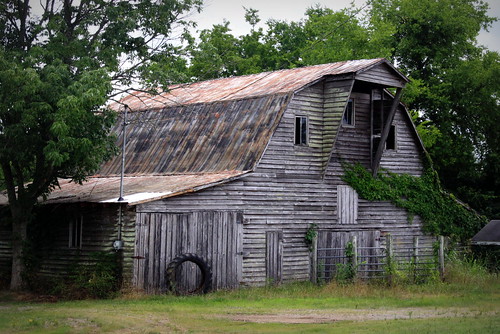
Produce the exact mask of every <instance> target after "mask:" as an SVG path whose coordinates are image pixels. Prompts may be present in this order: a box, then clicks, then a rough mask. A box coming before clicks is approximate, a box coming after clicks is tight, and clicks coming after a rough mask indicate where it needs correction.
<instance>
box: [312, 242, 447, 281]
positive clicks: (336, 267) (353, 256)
mask: <svg viewBox="0 0 500 334" xmlns="http://www.w3.org/2000/svg"><path fill="white" fill-rule="evenodd" d="M429 240H430V239H429V238H428V237H424V238H422V237H414V238H413V244H410V245H408V243H406V244H405V243H401V242H399V243H398V242H395V241H397V240H395V239H393V238H392V237H391V236H387V237H386V238H385V242H384V244H382V245H373V246H364V245H362V246H360V245H358V240H357V237H356V236H355V235H354V236H351V238H350V240H349V242H347V243H346V245H345V246H344V247H322V248H318V247H317V242H316V243H315V251H313V253H312V259H311V263H312V267H311V269H312V275H311V278H312V280H313V281H315V282H328V281H331V280H333V279H336V280H346V279H362V280H373V279H379V280H387V281H389V282H392V281H393V280H394V279H401V278H402V277H404V279H406V280H410V281H413V282H423V281H425V280H427V279H429V278H431V277H439V276H441V277H442V276H443V274H444V261H445V257H444V254H445V239H444V237H437V238H434V239H433V240H434V242H430V241H429ZM422 241H423V242H422ZM431 241H432V240H431Z"/></svg>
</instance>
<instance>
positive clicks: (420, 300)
mask: <svg viewBox="0 0 500 334" xmlns="http://www.w3.org/2000/svg"><path fill="white" fill-rule="evenodd" d="M463 272H464V269H463V268H455V269H453V268H450V270H449V276H448V282H447V283H441V282H434V283H430V284H425V285H410V286H395V287H386V286H383V285H368V284H362V283H358V284H353V285H336V284H328V285H323V286H315V285H312V284H309V283H296V284H290V285H283V286H278V287H264V288H246V289H245V288H244V289H239V290H236V291H219V292H215V293H211V294H208V295H205V296H190V297H176V296H170V295H166V296H144V295H140V294H125V295H123V296H121V297H119V298H116V299H113V300H85V301H66V302H57V303H35V302H27V301H19V300H18V299H19V296H18V295H14V294H11V293H8V292H3V293H2V292H0V333H175V332H180V333H228V332H230V333H384V334H388V333H419V334H420V333H498V332H500V279H499V278H498V277H497V276H493V275H489V274H487V273H485V272H480V273H471V274H470V275H469V276H467V275H465V274H464V273H463ZM436 315H437V316H436ZM297 319H303V321H309V322H311V321H315V322H316V323H294V322H297Z"/></svg>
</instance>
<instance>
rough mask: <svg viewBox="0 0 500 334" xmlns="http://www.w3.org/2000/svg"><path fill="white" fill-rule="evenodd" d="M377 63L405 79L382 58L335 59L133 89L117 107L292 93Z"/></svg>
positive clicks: (176, 104)
mask: <svg viewBox="0 0 500 334" xmlns="http://www.w3.org/2000/svg"><path fill="white" fill-rule="evenodd" d="M379 64H386V65H388V66H389V67H390V68H392V69H393V70H394V72H395V73H397V75H398V76H399V77H401V79H402V80H404V81H408V79H407V78H406V77H404V76H403V75H402V74H401V73H399V72H398V71H397V70H395V69H394V67H393V66H392V64H391V63H389V62H388V61H387V60H386V59H384V58H376V59H361V60H349V61H342V62H337V63H330V64H322V65H315V66H307V67H300V68H294V69H287V70H280V71H274V72H263V73H258V74H251V75H245V76H238V77H230V78H222V79H215V80H208V81H202V82H196V83H190V84H181V85H174V86H170V87H169V89H170V91H168V92H166V93H161V94H158V95H154V96H152V95H149V94H147V93H145V92H134V93H132V94H130V95H128V96H127V97H125V98H123V99H122V100H121V101H120V102H121V104H114V105H113V108H115V109H119V108H120V106H121V105H127V106H128V107H129V108H130V109H131V110H135V111H137V110H145V109H154V108H164V107H169V106H178V105H187V104H197V103H211V102H215V101H228V100H239V99H247V98H252V97H257V96H264V95H271V94H284V93H293V92H296V91H297V90H300V89H301V88H303V87H304V86H307V85H309V84H310V83H312V82H315V81H317V80H319V79H320V78H322V77H324V76H326V75H341V74H349V73H360V72H363V71H366V70H368V69H370V68H371V67H373V66H375V65H379Z"/></svg>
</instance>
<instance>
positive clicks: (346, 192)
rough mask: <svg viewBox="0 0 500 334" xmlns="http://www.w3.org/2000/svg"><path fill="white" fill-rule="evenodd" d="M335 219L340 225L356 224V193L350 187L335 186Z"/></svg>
mask: <svg viewBox="0 0 500 334" xmlns="http://www.w3.org/2000/svg"><path fill="white" fill-rule="evenodd" d="M337 218H338V222H339V224H341V225H346V224H357V220H358V193H357V192H356V190H354V189H353V188H351V187H350V186H347V185H338V186H337Z"/></svg>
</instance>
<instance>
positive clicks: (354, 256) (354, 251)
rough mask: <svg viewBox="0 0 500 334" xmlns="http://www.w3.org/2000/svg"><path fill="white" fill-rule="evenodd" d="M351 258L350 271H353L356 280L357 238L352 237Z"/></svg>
mask: <svg viewBox="0 0 500 334" xmlns="http://www.w3.org/2000/svg"><path fill="white" fill-rule="evenodd" d="M351 242H352V258H351V262H352V263H351V265H352V269H353V271H354V277H353V278H356V276H357V273H358V238H357V236H355V235H353V236H352V241H351Z"/></svg>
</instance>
